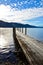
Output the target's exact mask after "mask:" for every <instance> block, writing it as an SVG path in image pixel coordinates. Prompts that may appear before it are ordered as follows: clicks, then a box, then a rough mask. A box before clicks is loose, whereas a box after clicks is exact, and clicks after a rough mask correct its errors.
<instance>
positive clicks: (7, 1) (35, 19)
mask: <svg viewBox="0 0 43 65" xmlns="http://www.w3.org/2000/svg"><path fill="white" fill-rule="evenodd" d="M0 20H3V21H5V22H17V23H23V24H31V25H36V26H43V0H0Z"/></svg>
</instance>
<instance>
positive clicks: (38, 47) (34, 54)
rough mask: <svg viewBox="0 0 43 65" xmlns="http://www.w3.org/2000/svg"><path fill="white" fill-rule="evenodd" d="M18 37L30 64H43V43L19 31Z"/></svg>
mask: <svg viewBox="0 0 43 65" xmlns="http://www.w3.org/2000/svg"><path fill="white" fill-rule="evenodd" d="M16 38H17V39H18V41H19V45H20V46H21V48H22V50H23V52H24V54H25V56H26V58H27V60H28V62H29V63H30V65H43V43H42V42H40V41H38V40H35V39H32V38H31V37H28V36H26V35H24V34H22V33H21V32H18V31H16Z"/></svg>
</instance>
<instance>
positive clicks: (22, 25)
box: [0, 20, 39, 28]
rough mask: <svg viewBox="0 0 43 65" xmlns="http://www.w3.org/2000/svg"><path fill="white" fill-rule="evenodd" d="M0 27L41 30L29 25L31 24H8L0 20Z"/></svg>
mask: <svg viewBox="0 0 43 65" xmlns="http://www.w3.org/2000/svg"><path fill="white" fill-rule="evenodd" d="M0 27H18V28H19V27H22V28H24V27H26V28H39V27H37V26H33V25H29V24H21V23H12V22H11V23H8V22H4V21H2V20H0Z"/></svg>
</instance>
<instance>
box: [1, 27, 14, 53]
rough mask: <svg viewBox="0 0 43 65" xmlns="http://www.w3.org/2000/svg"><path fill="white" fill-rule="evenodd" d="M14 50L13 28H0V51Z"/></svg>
mask: <svg viewBox="0 0 43 65" xmlns="http://www.w3.org/2000/svg"><path fill="white" fill-rule="evenodd" d="M12 50H14V42H13V29H12V28H0V52H3V53H6V52H9V51H12Z"/></svg>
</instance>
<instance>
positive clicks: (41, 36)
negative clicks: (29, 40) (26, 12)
mask: <svg viewBox="0 0 43 65" xmlns="http://www.w3.org/2000/svg"><path fill="white" fill-rule="evenodd" d="M27 35H29V36H31V37H33V38H35V39H36V40H39V41H42V42H43V28H27Z"/></svg>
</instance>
